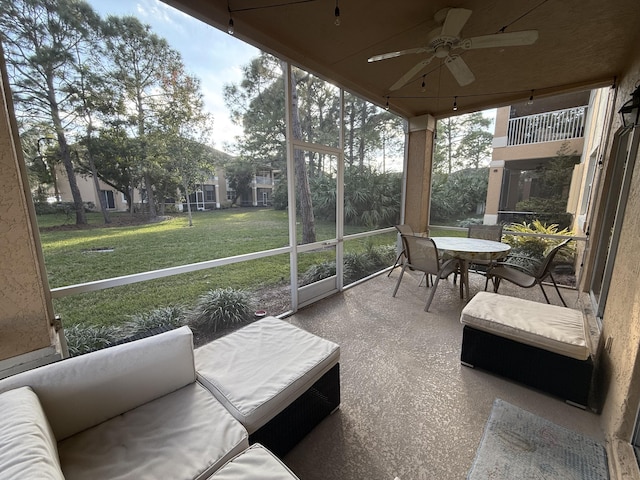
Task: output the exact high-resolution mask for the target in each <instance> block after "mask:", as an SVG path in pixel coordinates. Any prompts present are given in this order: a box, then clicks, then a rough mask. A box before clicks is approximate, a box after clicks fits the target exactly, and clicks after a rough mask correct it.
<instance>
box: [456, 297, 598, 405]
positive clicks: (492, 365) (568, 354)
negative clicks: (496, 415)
mask: <svg viewBox="0 0 640 480" xmlns="http://www.w3.org/2000/svg"><path fill="white" fill-rule="evenodd" d="M460 321H461V323H462V324H463V325H464V329H463V335H462V352H461V356H460V359H461V362H462V363H463V364H464V365H467V366H471V367H477V368H481V369H484V370H487V371H490V372H493V373H496V374H499V375H502V376H504V377H507V378H510V379H512V380H516V381H518V382H521V383H524V384H526V385H528V386H531V387H534V388H537V389H539V390H542V391H545V392H547V393H551V394H553V395H556V396H558V397H561V398H563V399H564V400H566V401H567V402H568V403H571V404H573V405H576V406H579V407H582V408H584V407H586V406H587V404H588V400H589V389H590V385H591V377H592V374H593V361H592V359H591V353H590V351H589V348H588V345H587V342H586V336H585V329H584V318H583V314H582V312H580V311H578V310H573V309H570V308H565V307H558V306H555V305H548V304H542V303H537V302H532V301H529V300H523V299H521V298H515V297H508V296H505V295H498V294H495V293H488V292H479V293H478V294H476V295H475V296H474V297H473V298H472V299H471V301H470V302H469V303H468V304H467V305H466V306H465V308H464V309H463V310H462V314H461V316H460Z"/></svg>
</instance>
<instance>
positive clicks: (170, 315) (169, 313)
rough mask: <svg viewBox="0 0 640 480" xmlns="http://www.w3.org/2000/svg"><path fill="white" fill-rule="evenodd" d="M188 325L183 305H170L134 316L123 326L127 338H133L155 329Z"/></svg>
mask: <svg viewBox="0 0 640 480" xmlns="http://www.w3.org/2000/svg"><path fill="white" fill-rule="evenodd" d="M186 323H187V310H186V309H185V308H184V307H183V306H182V305H170V306H168V307H162V308H157V309H155V310H151V311H150V312H147V313H141V314H137V315H132V316H131V318H130V320H129V321H128V322H126V323H125V324H124V325H123V330H124V333H125V335H126V336H133V335H138V334H141V333H144V332H148V331H149V330H153V329H155V328H164V329H173V328H178V327H181V326H182V325H185V324H186Z"/></svg>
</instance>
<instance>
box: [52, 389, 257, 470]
mask: <svg viewBox="0 0 640 480" xmlns="http://www.w3.org/2000/svg"><path fill="white" fill-rule="evenodd" d="M248 445H249V442H248V439H247V432H246V430H245V429H244V428H243V427H242V425H240V423H238V422H237V421H236V420H235V419H234V418H233V417H232V416H231V415H230V414H229V413H228V412H227V411H226V409H225V408H224V407H223V406H222V405H221V404H220V402H218V401H217V400H216V399H215V398H214V397H213V396H212V395H211V393H210V392H209V391H208V390H207V389H206V388H204V387H203V386H202V385H200V384H198V383H196V382H194V383H192V384H190V385H187V386H186V387H183V388H181V389H180V390H177V391H175V392H173V393H170V394H168V395H165V396H163V397H160V398H158V399H156V400H153V401H151V402H149V403H146V404H143V405H141V406H139V407H137V408H135V409H133V410H130V411H128V412H126V413H123V414H122V415H119V416H117V417H114V418H111V419H110V420H107V421H105V422H103V423H101V424H100V425H97V426H95V427H93V428H90V429H88V430H85V431H83V432H80V433H78V434H76V435H73V436H72V437H69V438H67V439H65V440H63V441H62V442H59V443H58V451H59V453H60V461H61V464H62V471H63V472H64V475H65V478H66V479H67V480H69V479H74V478H77V479H88V478H90V479H142V478H149V479H152V478H153V479H155V478H189V479H203V478H208V477H209V476H210V475H211V474H212V473H213V472H214V471H215V470H217V469H218V468H220V467H221V466H222V465H224V464H225V463H226V462H227V461H228V460H230V459H231V458H233V457H234V456H236V455H237V454H238V453H240V452H241V451H243V450H244V449H245V448H247V447H248Z"/></svg>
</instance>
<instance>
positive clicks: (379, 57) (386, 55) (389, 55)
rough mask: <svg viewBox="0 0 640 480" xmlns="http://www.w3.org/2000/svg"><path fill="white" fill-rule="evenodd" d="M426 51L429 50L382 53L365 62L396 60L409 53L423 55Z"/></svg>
mask: <svg viewBox="0 0 640 480" xmlns="http://www.w3.org/2000/svg"><path fill="white" fill-rule="evenodd" d="M428 51H429V49H427V48H425V47H418V48H409V49H408V50H398V51H397V52H389V53H383V54H381V55H374V56H373V57H371V58H369V59H368V60H367V62H369V63H372V62H378V61H380V60H386V59H388V58H396V57H399V56H401V55H408V54H410V53H423V52H428Z"/></svg>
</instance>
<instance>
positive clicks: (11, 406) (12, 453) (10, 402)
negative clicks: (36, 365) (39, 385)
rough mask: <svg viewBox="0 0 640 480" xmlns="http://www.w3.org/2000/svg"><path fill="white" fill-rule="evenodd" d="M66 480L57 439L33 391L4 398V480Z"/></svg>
mask: <svg viewBox="0 0 640 480" xmlns="http://www.w3.org/2000/svg"><path fill="white" fill-rule="evenodd" d="M13 478H37V479H41V480H64V476H63V475H62V470H61V469H60V462H59V461H58V449H57V447H56V439H55V437H54V436H53V432H52V430H51V427H50V426H49V422H48V420H47V417H45V415H44V411H43V410H42V407H41V405H40V402H39V400H38V397H37V396H36V394H35V393H33V390H31V388H29V387H20V388H16V389H14V390H9V391H7V392H5V393H2V394H0V479H13Z"/></svg>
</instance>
